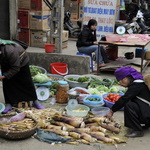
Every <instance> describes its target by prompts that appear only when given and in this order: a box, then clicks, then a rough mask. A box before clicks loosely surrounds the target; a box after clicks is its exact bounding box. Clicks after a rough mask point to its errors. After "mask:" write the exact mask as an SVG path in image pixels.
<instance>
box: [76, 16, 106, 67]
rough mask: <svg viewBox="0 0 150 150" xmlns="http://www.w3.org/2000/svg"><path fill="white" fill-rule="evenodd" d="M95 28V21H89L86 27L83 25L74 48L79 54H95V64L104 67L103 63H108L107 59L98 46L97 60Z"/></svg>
mask: <svg viewBox="0 0 150 150" xmlns="http://www.w3.org/2000/svg"><path fill="white" fill-rule="evenodd" d="M96 27H97V21H96V20H95V19H90V20H89V22H88V25H85V26H84V27H83V30H82V31H81V33H80V34H79V36H78V40H77V43H76V46H77V49H78V51H79V52H80V53H85V54H91V53H93V52H95V56H96V62H98V61H99V67H105V66H106V64H105V63H107V62H108V58H107V55H106V53H105V51H104V48H103V46H100V54H99V60H98V41H97V39H96Z"/></svg>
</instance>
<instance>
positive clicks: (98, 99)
mask: <svg viewBox="0 0 150 150" xmlns="http://www.w3.org/2000/svg"><path fill="white" fill-rule="evenodd" d="M86 100H89V101H101V99H100V98H90V97H88V98H86Z"/></svg>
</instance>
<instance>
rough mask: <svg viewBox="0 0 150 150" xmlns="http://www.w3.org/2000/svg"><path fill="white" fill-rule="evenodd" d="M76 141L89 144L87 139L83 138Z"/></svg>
mask: <svg viewBox="0 0 150 150" xmlns="http://www.w3.org/2000/svg"><path fill="white" fill-rule="evenodd" d="M78 142H80V143H83V144H87V145H90V142H88V141H87V140H84V139H80V140H78Z"/></svg>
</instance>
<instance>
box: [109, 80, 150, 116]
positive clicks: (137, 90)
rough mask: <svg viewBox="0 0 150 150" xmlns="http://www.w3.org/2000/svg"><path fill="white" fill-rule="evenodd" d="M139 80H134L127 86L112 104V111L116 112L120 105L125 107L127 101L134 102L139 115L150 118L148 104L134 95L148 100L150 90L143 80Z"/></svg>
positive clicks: (149, 100)
mask: <svg viewBox="0 0 150 150" xmlns="http://www.w3.org/2000/svg"><path fill="white" fill-rule="evenodd" d="M138 81H139V80H134V81H133V82H132V83H131V84H130V85H129V86H128V90H127V91H126V93H125V94H124V96H122V97H121V98H120V99H119V100H118V101H117V102H116V103H115V104H114V105H113V106H112V108H111V109H112V111H113V112H116V111H118V110H120V109H121V108H122V107H125V106H126V104H127V103H128V102H129V101H132V102H135V103H136V104H137V105H138V106H139V109H140V112H141V116H142V117H143V118H150V106H149V105H148V104H147V103H145V102H143V101H141V100H139V99H138V98H137V97H136V96H138V97H141V98H143V99H145V100H146V101H148V102H150V91H149V89H148V87H147V85H146V84H145V83H144V82H138Z"/></svg>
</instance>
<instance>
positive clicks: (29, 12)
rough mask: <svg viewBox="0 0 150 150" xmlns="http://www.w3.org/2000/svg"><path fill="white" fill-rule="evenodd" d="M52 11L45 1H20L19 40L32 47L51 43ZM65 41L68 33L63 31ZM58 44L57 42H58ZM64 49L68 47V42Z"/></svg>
mask: <svg viewBox="0 0 150 150" xmlns="http://www.w3.org/2000/svg"><path fill="white" fill-rule="evenodd" d="M50 20H51V11H50V8H49V7H48V6H47V5H46V3H45V2H44V1H43V0H38V1H37V0H26V1H24V0H18V39H19V40H21V41H23V42H25V43H26V44H27V45H29V46H32V47H42V48H44V44H45V43H50ZM62 34H63V37H62V38H63V41H67V40H68V31H63V33H62ZM56 42H57V41H56ZM63 47H67V42H66V43H64V46H63Z"/></svg>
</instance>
